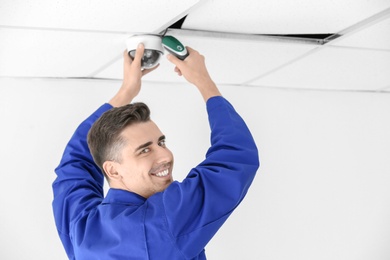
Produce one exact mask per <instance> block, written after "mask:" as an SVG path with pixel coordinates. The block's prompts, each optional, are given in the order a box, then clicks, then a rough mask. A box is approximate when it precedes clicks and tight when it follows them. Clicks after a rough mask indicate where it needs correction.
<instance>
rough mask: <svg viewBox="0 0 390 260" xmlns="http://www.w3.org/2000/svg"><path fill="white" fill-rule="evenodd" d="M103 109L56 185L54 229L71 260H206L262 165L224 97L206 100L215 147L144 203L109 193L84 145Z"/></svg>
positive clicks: (70, 147)
mask: <svg viewBox="0 0 390 260" xmlns="http://www.w3.org/2000/svg"><path fill="white" fill-rule="evenodd" d="M110 108H112V107H111V105H109V104H104V105H103V106H101V107H100V108H99V109H98V110H97V111H96V112H95V113H93V114H92V115H91V116H90V117H88V118H87V119H86V120H85V121H84V122H82V123H81V125H80V126H79V127H78V128H77V130H76V131H75V133H74V135H73V136H72V138H71V139H70V141H69V143H68V144H67V146H66V148H65V152H64V154H63V157H62V160H61V162H60V165H59V166H58V167H57V168H56V170H55V171H56V174H57V178H56V180H55V181H54V183H53V192H54V200H53V211H54V217H55V222H56V226H57V230H58V233H59V236H60V238H61V241H62V243H63V245H64V247H65V250H66V253H67V255H68V257H69V259H77V260H92V259H93V260H95V259H103V260H108V259H121V260H122V259H142V260H146V259H151V260H154V259H156V260H165V259H166V260H175V259H206V257H205V253H204V247H205V246H206V244H207V243H208V242H209V241H210V239H211V238H212V237H213V236H214V235H215V233H216V232H217V231H218V229H219V228H220V227H221V226H222V224H223V223H224V222H225V221H226V219H227V218H228V217H229V215H230V214H231V213H232V211H233V210H234V209H235V208H236V207H237V206H238V204H239V203H240V202H241V200H242V199H243V198H244V196H245V194H246V193H247V190H248V188H249V186H250V184H251V183H252V180H253V178H254V176H255V174H256V171H257V169H258V167H259V160H258V152H257V148H256V145H255V142H254V140H253V138H252V136H251V134H250V132H249V130H248V128H247V127H246V125H245V123H244V121H243V120H242V119H241V117H240V116H239V115H238V114H237V113H236V112H235V110H234V108H233V107H232V106H231V104H230V103H229V102H228V101H227V100H225V99H224V98H223V97H213V98H210V99H209V100H208V101H207V112H208V116H209V123H210V128H211V147H210V148H209V149H208V151H207V154H206V159H205V160H204V161H203V162H201V163H200V164H199V165H198V166H196V167H195V168H193V169H192V170H191V171H190V172H189V174H188V176H187V177H186V178H185V179H184V180H183V181H182V182H173V183H172V184H171V185H170V186H168V188H167V189H166V190H165V191H163V192H160V193H156V194H154V195H153V196H151V197H149V198H148V199H145V198H143V197H141V196H140V195H137V194H135V193H132V192H129V191H125V190H118V189H110V190H109V191H108V193H107V195H106V197H105V198H104V196H103V181H104V179H103V178H104V177H103V174H102V172H101V171H100V169H99V168H98V166H97V165H96V164H95V163H94V161H93V159H92V156H91V154H90V152H89V149H88V145H87V141H86V138H87V134H88V131H89V129H90V127H91V126H92V124H93V123H94V122H95V121H96V119H98V118H99V117H100V116H101V115H102V113H104V112H105V111H107V110H109V109H110Z"/></svg>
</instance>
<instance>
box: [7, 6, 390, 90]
mask: <svg viewBox="0 0 390 260" xmlns="http://www.w3.org/2000/svg"><path fill="white" fill-rule="evenodd" d="M182 18H185V19H184V21H183V19H182ZM180 19H182V20H181V22H182V24H181V25H180V26H175V27H176V28H172V27H171V25H172V24H174V23H175V22H177V21H178V20H180ZM168 27H171V28H170V29H169V30H168V34H171V35H174V36H176V37H177V38H179V39H180V40H181V41H182V42H183V43H184V44H185V45H188V46H191V47H193V48H195V49H197V50H199V51H200V52H201V53H202V54H204V55H205V57H206V62H207V66H208V68H209V71H210V74H211V75H212V77H213V78H214V80H215V81H216V82H217V83H218V84H226V85H237V86H251V87H270V88H291V89H317V90H332V91H375V92H390V73H388V71H389V68H390V33H389V32H390V1H388V0H337V1H336V0H333V1H324V0H322V1H311V0H296V1H285V0H273V1H257V0H256V1H255V0H251V1H245V4H243V2H242V1H233V0H214V1H203V0H186V1H179V0H167V1H158V0H144V1H137V2H135V1H125V0H117V1H114V2H112V1H110V2H108V1H103V0H93V1H92V0H89V1H76V0H69V1H62V2H61V1H50V0H12V1H11V0H2V1H1V2H0V77H1V78H14V77H16V78H95V79H98V80H102V79H118V80H120V79H121V78H122V59H121V55H122V52H123V50H124V49H125V44H124V42H125V39H126V38H127V37H128V36H129V35H130V34H132V33H134V32H146V33H160V32H162V31H163V30H165V29H166V28H168ZM172 70H173V66H172V65H171V64H169V63H168V62H167V61H166V59H162V61H161V66H160V68H159V69H158V70H157V71H155V72H154V73H151V74H149V75H147V76H146V77H145V80H146V81H151V82H163V83H181V82H184V80H183V79H182V78H179V77H177V76H176V74H174V73H172V72H171V71H172Z"/></svg>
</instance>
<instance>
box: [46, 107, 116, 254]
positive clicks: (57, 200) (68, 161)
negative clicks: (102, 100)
mask: <svg viewBox="0 0 390 260" xmlns="http://www.w3.org/2000/svg"><path fill="white" fill-rule="evenodd" d="M110 108H112V106H111V105H110V104H104V105H102V106H101V107H100V108H99V109H98V110H97V111H96V112H95V113H93V114H92V115H91V116H89V117H88V118H87V119H86V120H85V121H83V122H82V123H81V124H80V125H79V127H78V128H77V129H76V131H75V133H74V134H73V136H72V138H71V139H70V141H69V143H68V144H67V146H66V148H65V151H64V154H63V157H62V159H61V162H60V164H59V166H58V167H57V168H56V169H55V172H56V174H57V178H56V179H55V181H54V183H53V193H54V199H53V204H52V206H53V212H54V218H55V222H56V226H57V231H58V233H59V235H60V238H61V241H62V243H63V244H64V247H65V250H66V252H67V254H68V257H69V259H73V258H74V253H73V247H72V244H71V240H70V237H69V234H70V232H69V231H70V229H71V225H72V223H73V222H74V221H76V220H77V219H79V218H80V217H82V216H83V215H85V214H88V213H89V212H90V211H91V210H92V209H94V208H96V207H97V206H98V205H99V204H100V203H101V201H102V200H103V183H104V177H103V174H102V172H101V170H100V169H99V167H98V166H97V165H96V164H95V163H94V161H93V158H92V155H91V153H90V152H89V148H88V145H87V135H88V131H89V129H90V128H91V126H92V124H93V123H94V122H95V121H96V120H97V119H98V118H99V117H100V116H101V115H102V114H103V113H104V112H105V111H107V110H109V109H110Z"/></svg>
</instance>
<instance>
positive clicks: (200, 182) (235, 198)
mask: <svg viewBox="0 0 390 260" xmlns="http://www.w3.org/2000/svg"><path fill="white" fill-rule="evenodd" d="M207 111H208V115H209V123H210V128H211V147H210V148H209V150H208V151H207V154H206V159H205V160H204V161H203V162H202V163H200V164H199V165H198V166H197V167H196V168H194V169H192V170H191V172H190V173H189V175H188V176H187V178H186V179H185V180H184V181H183V182H182V183H173V184H171V186H169V187H168V189H167V190H166V192H164V196H163V203H164V207H165V211H166V216H167V223H168V226H169V228H170V230H171V232H172V236H173V239H175V241H176V244H177V246H178V247H179V249H180V250H181V251H182V253H183V254H184V255H185V256H186V257H188V258H191V257H194V256H196V255H198V254H199V252H200V251H201V250H203V248H204V247H205V246H206V244H207V243H208V241H209V240H210V239H211V238H212V237H213V236H214V234H215V233H216V232H217V230H218V229H219V228H220V227H221V225H222V224H223V223H224V222H225V221H226V219H227V218H228V216H229V215H230V214H231V213H232V211H233V210H234V209H235V208H236V207H237V206H238V204H239V203H240V202H241V201H242V199H243V198H244V196H245V195H246V193H247V191H248V188H249V186H250V185H251V183H252V181H253V179H254V177H255V174H256V171H257V169H258V167H259V156H258V151H257V147H256V144H255V142H254V139H253V137H252V135H251V133H250V131H249V130H248V128H247V126H246V124H245V122H244V121H243V120H242V118H241V117H240V116H239V115H238V114H237V113H236V111H235V110H234V108H233V107H232V106H231V104H230V103H229V102H228V101H227V100H225V99H224V98H222V97H213V98H211V99H209V100H208V102H207Z"/></svg>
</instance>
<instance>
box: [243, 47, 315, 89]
mask: <svg viewBox="0 0 390 260" xmlns="http://www.w3.org/2000/svg"><path fill="white" fill-rule="evenodd" d="M321 48H322V46H318V47H316V48H314V49H312V50H309V51H307V52H306V53H303V54H302V55H300V56H297V57H295V58H293V59H291V60H289V61H287V62H285V63H283V64H281V65H280V66H278V67H275V68H271V70H269V71H266V72H265V73H262V74H260V75H258V76H257V77H255V78H252V79H249V80H247V81H244V82H242V83H241V85H248V86H251V84H252V83H253V82H255V81H257V80H260V79H261V78H264V77H266V76H268V75H270V74H273V73H275V72H277V71H279V70H281V69H283V68H285V67H287V66H290V65H291V64H293V63H295V62H298V61H299V60H302V59H304V58H305V57H307V56H309V55H311V54H313V53H315V52H317V51H319V50H320V49H321Z"/></svg>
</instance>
